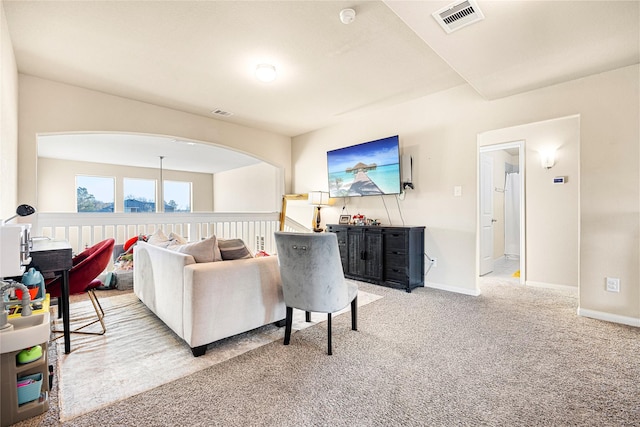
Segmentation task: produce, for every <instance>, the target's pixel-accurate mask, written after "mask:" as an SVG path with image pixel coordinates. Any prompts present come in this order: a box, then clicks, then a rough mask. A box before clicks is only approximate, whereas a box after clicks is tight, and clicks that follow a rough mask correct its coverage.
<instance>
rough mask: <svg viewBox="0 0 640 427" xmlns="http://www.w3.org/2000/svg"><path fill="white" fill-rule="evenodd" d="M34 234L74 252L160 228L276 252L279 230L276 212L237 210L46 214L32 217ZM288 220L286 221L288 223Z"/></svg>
mask: <svg viewBox="0 0 640 427" xmlns="http://www.w3.org/2000/svg"><path fill="white" fill-rule="evenodd" d="M29 222H31V223H32V230H31V235H32V237H38V236H43V237H49V238H54V239H62V240H67V241H68V242H69V243H70V244H71V247H72V250H73V252H74V253H77V252H80V251H82V249H84V248H85V247H88V246H91V245H93V244H94V243H97V242H99V241H101V240H104V239H107V238H110V237H113V238H114V239H116V244H123V243H124V242H126V240H127V239H129V238H131V237H134V236H138V235H140V234H145V235H148V234H152V233H153V232H154V231H155V230H157V229H158V228H160V229H162V231H163V232H165V234H167V235H168V234H169V233H170V232H174V233H177V234H179V235H181V236H184V237H185V238H186V239H187V240H188V241H190V242H194V241H198V240H201V239H203V238H206V237H208V236H211V235H212V234H215V235H216V236H217V237H220V238H223V239H230V238H239V239H242V240H243V241H244V242H245V244H246V245H247V246H248V247H250V248H251V249H252V250H253V251H258V250H265V251H267V252H268V253H275V252H276V250H275V241H274V238H273V233H274V232H275V231H277V230H278V229H279V214H278V213H277V212H267V213H259V212H249V213H247V212H234V213H213V212H198V213H46V212H44V213H43V212H38V213H36V214H35V215H33V216H31V217H29ZM285 223H286V222H285Z"/></svg>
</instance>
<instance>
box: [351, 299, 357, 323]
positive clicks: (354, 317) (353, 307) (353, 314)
mask: <svg viewBox="0 0 640 427" xmlns="http://www.w3.org/2000/svg"><path fill="white" fill-rule="evenodd" d="M351 330H352V331H357V330H358V297H357V296H356V297H355V298H354V299H353V301H351Z"/></svg>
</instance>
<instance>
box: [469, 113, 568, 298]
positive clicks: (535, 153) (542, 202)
mask: <svg viewBox="0 0 640 427" xmlns="http://www.w3.org/2000/svg"><path fill="white" fill-rule="evenodd" d="M520 140H523V141H524V143H525V150H524V151H525V159H524V160H525V168H524V171H523V173H522V176H523V177H524V180H525V224H526V225H525V235H526V239H525V240H526V249H525V255H526V257H525V259H526V278H525V279H526V283H528V284H537V285H543V286H549V285H560V286H571V287H577V286H578V282H579V247H578V242H579V237H580V232H579V222H580V218H579V213H580V212H579V203H578V198H579V190H580V118H579V117H578V116H570V117H563V118H559V119H554V120H545V121H543V122H538V123H531V124H526V125H522V126H514V127H510V128H505V129H498V130H495V131H490V132H484V133H482V134H481V135H479V137H478V144H479V145H480V146H484V145H492V144H499V143H502V142H510V141H520ZM549 148H554V149H556V164H555V165H554V167H553V168H551V169H544V168H542V166H541V162H540V155H539V152H540V151H544V150H547V149H549ZM555 176H566V177H567V178H568V179H567V183H566V184H564V185H555V184H553V178H554V177H555Z"/></svg>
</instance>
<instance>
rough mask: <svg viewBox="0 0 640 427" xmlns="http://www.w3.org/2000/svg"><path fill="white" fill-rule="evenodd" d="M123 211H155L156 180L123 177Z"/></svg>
mask: <svg viewBox="0 0 640 427" xmlns="http://www.w3.org/2000/svg"><path fill="white" fill-rule="evenodd" d="M122 189H123V194H124V211H125V212H155V211H156V181H155V180H152V179H133V178H124V179H123V181H122Z"/></svg>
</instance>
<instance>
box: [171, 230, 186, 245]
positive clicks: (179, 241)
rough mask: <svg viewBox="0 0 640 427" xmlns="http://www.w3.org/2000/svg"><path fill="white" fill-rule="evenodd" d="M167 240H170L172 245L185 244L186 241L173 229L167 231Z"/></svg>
mask: <svg viewBox="0 0 640 427" xmlns="http://www.w3.org/2000/svg"><path fill="white" fill-rule="evenodd" d="M169 240H171V244H172V245H185V244H187V243H188V242H187V239H185V238H184V237H182V236H181V235H179V234H177V233H174V232H173V231H172V232H171V233H169Z"/></svg>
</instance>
